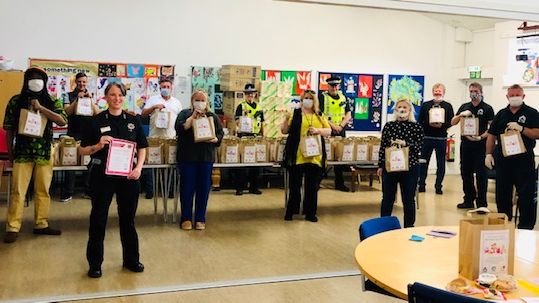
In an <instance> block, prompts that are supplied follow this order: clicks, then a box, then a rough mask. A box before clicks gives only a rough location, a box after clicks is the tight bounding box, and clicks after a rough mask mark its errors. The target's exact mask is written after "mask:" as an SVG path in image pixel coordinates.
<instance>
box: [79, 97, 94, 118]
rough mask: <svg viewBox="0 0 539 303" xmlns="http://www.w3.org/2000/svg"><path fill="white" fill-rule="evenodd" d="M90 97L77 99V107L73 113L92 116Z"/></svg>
mask: <svg viewBox="0 0 539 303" xmlns="http://www.w3.org/2000/svg"><path fill="white" fill-rule="evenodd" d="M92 103H93V101H92V99H91V98H79V99H78V100H77V108H76V109H75V115H79V116H93V114H94V109H93V108H92Z"/></svg>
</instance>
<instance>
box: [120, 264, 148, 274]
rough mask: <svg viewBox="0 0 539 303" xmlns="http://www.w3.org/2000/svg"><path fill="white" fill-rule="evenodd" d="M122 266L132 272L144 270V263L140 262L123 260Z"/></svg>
mask: <svg viewBox="0 0 539 303" xmlns="http://www.w3.org/2000/svg"><path fill="white" fill-rule="evenodd" d="M123 267H124V268H127V269H129V270H130V271H132V272H143V271H144V265H142V263H140V262H134V263H127V262H124V264H123Z"/></svg>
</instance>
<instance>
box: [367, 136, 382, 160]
mask: <svg viewBox="0 0 539 303" xmlns="http://www.w3.org/2000/svg"><path fill="white" fill-rule="evenodd" d="M369 150H370V156H369V161H373V162H378V161H379V160H380V138H374V139H371V142H370V143H369Z"/></svg>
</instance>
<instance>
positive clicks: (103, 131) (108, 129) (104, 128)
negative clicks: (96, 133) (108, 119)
mask: <svg viewBox="0 0 539 303" xmlns="http://www.w3.org/2000/svg"><path fill="white" fill-rule="evenodd" d="M110 131H111V129H110V126H106V127H101V133H106V132H110Z"/></svg>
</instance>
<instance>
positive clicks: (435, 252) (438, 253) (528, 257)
mask: <svg viewBox="0 0 539 303" xmlns="http://www.w3.org/2000/svg"><path fill="white" fill-rule="evenodd" d="M509 224H512V223H510V222H509ZM513 226H514V225H513ZM432 230H438V231H442V232H451V233H455V234H456V235H455V236H453V237H451V238H443V237H434V236H429V235H427V233H428V232H430V231H432ZM414 235H415V236H420V237H423V238H424V240H423V241H421V242H416V241H411V240H410V239H411V238H412V236H414ZM459 236H460V235H459V227H458V226H421V227H413V228H403V229H397V230H391V231H387V232H382V233H380V234H377V235H374V236H372V237H369V238H367V239H365V240H363V241H361V243H359V244H358V245H357V247H356V250H355V259H356V262H357V265H358V267H359V270H360V271H361V272H362V273H363V275H365V276H366V278H368V279H369V280H371V281H372V282H374V283H375V284H376V285H377V286H379V287H381V288H383V289H384V290H386V291H388V292H390V293H392V294H394V295H395V296H397V297H399V298H402V299H405V300H406V299H407V298H408V297H407V292H408V289H407V287H408V284H412V283H414V282H421V283H424V284H427V285H430V286H433V287H437V288H440V289H445V287H446V285H447V284H448V283H449V282H451V281H452V280H453V279H456V278H458V277H459ZM416 239H417V238H416ZM514 239H515V240H514V247H515V251H514V274H513V276H514V277H515V278H516V280H517V286H518V289H517V290H515V291H512V292H509V293H506V296H507V298H512V299H516V298H521V297H538V296H539V284H538V283H539V281H538V280H537V278H538V277H539V250H538V249H537V248H538V247H539V232H538V231H532V230H516V232H515V237H514ZM395 252H398V256H397V255H396V253H395ZM468 281H469V280H468ZM469 282H470V283H473V282H471V281H469ZM479 296H481V295H479Z"/></svg>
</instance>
